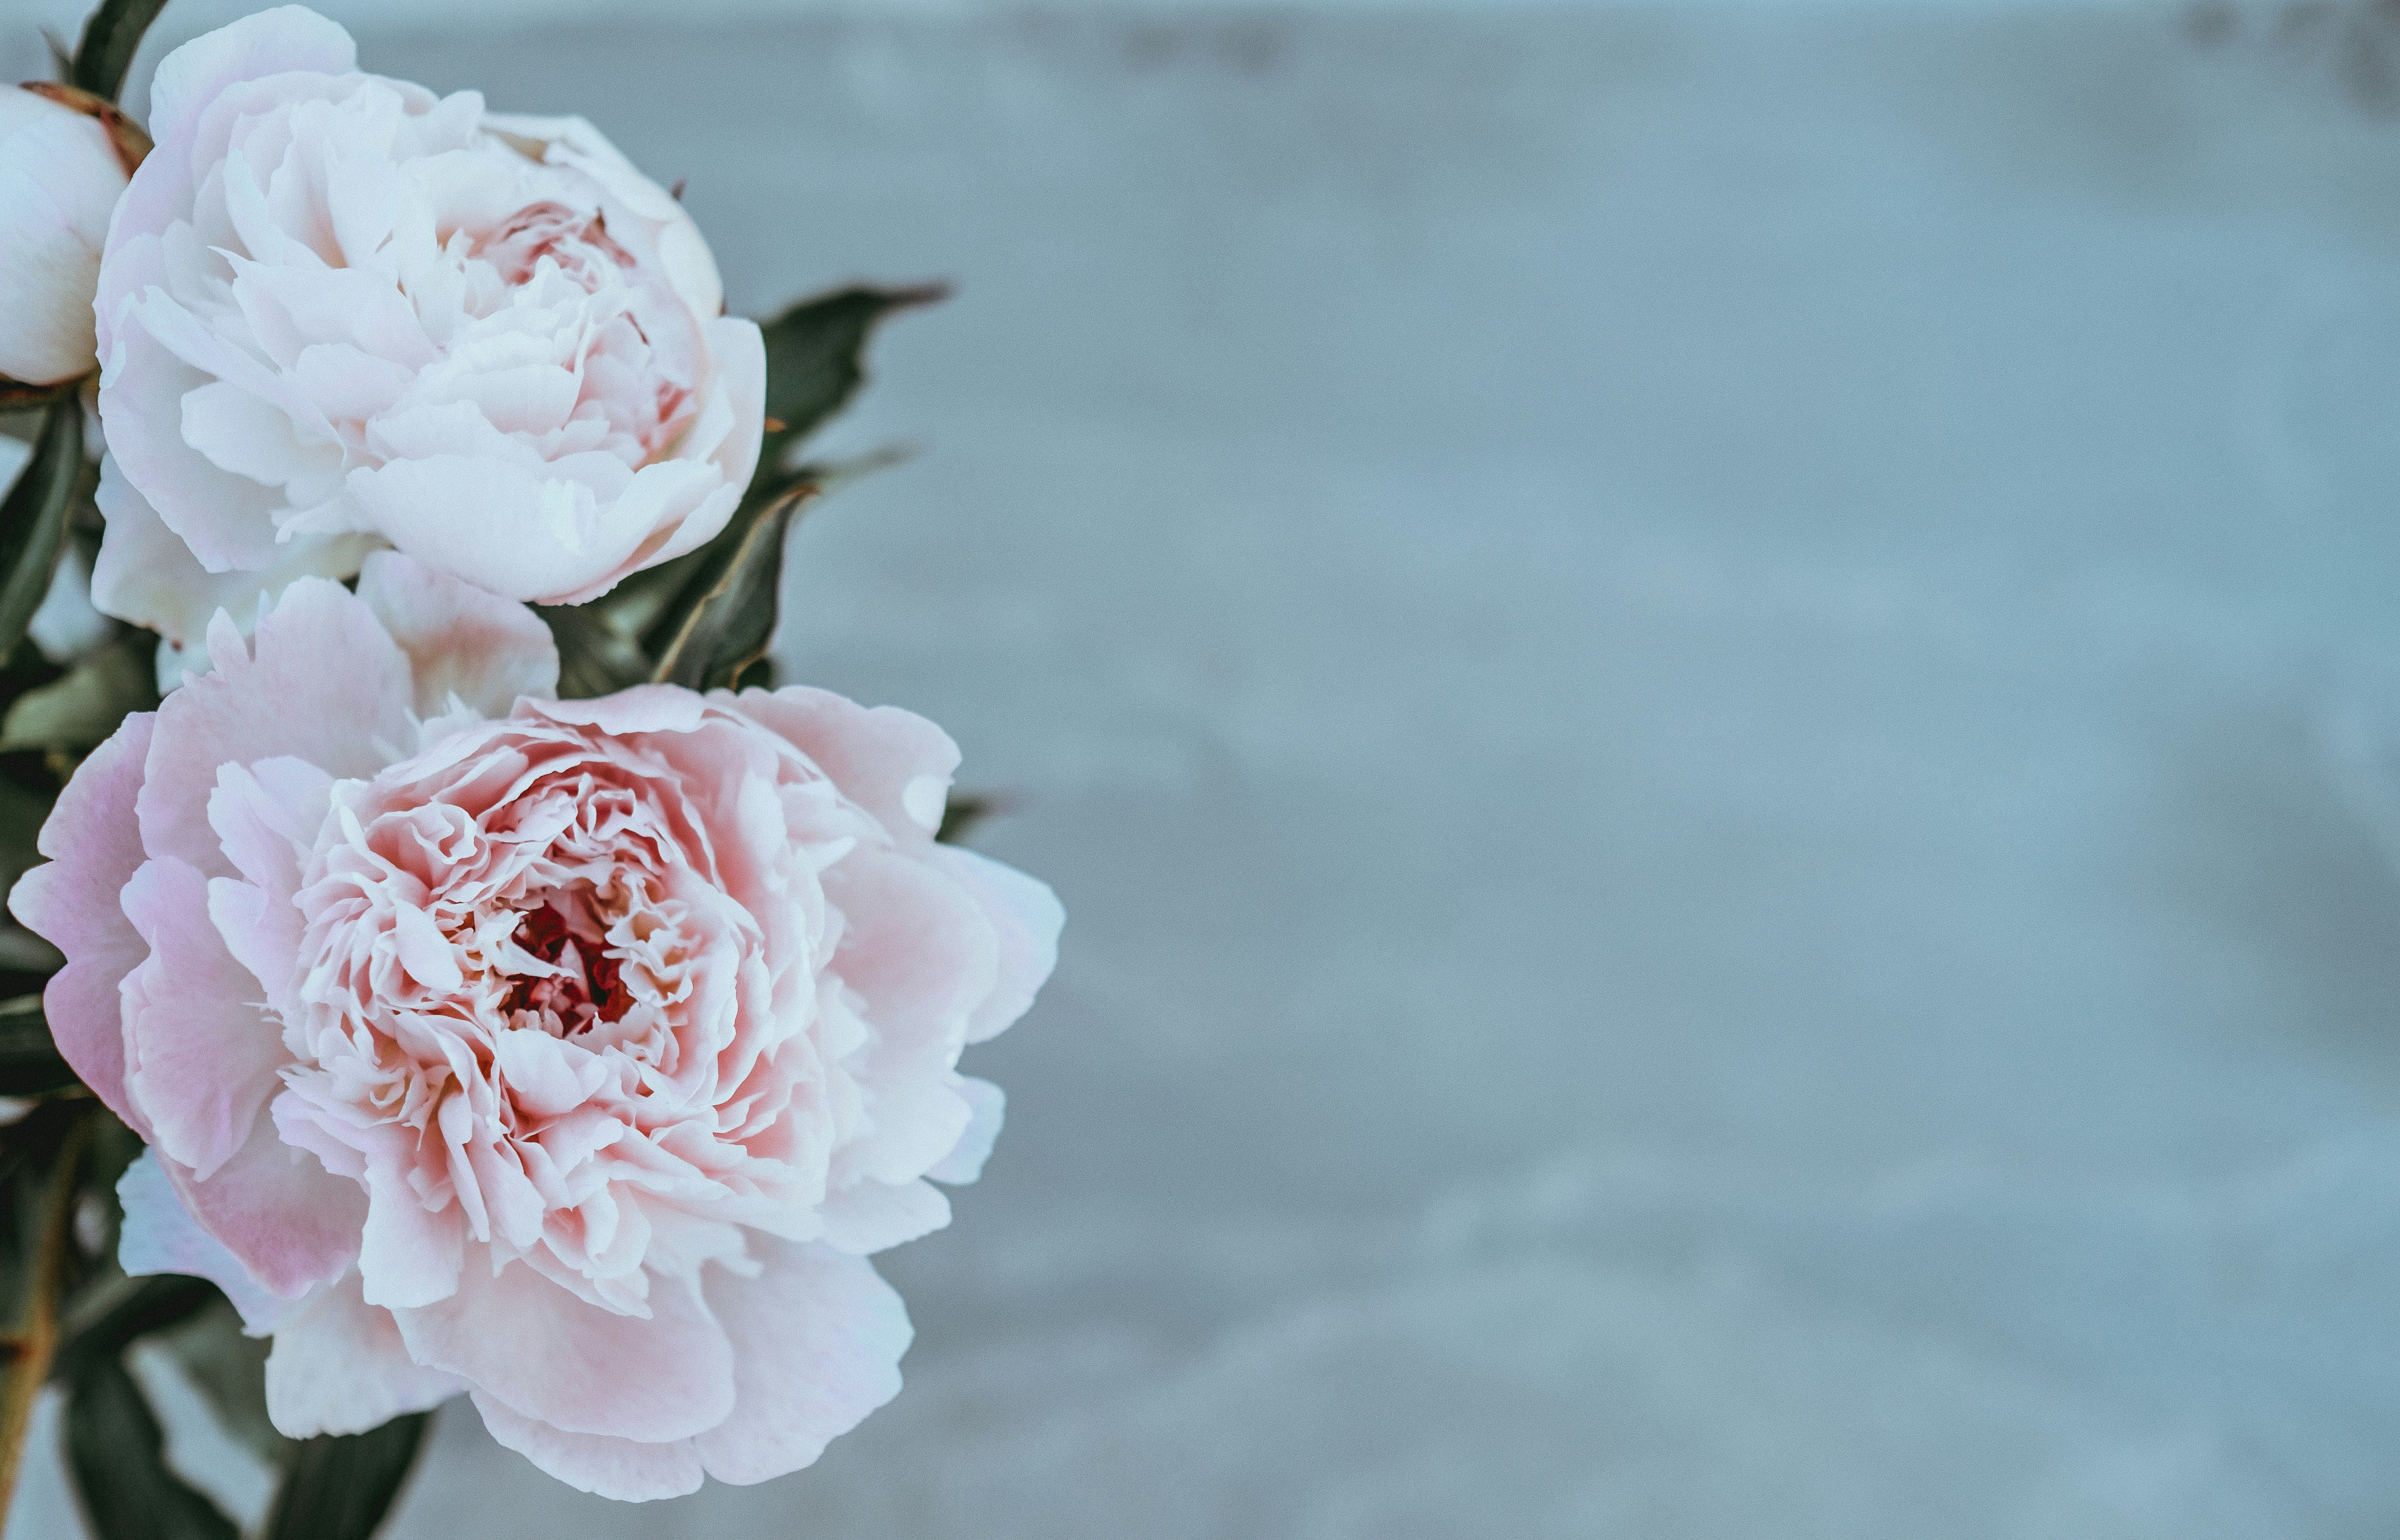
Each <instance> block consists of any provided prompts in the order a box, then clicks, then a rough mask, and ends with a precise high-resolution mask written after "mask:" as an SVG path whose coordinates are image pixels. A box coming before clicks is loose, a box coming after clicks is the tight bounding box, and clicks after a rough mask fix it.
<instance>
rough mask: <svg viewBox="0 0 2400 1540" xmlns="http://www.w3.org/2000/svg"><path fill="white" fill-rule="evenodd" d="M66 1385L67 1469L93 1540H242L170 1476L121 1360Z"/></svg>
mask: <svg viewBox="0 0 2400 1540" xmlns="http://www.w3.org/2000/svg"><path fill="white" fill-rule="evenodd" d="M78 1369H79V1372H77V1373H76V1374H75V1377H74V1379H72V1380H71V1381H69V1382H68V1385H67V1429H66V1431H67V1465H68V1468H69V1469H70V1470H72V1471H73V1472H74V1473H75V1492H76V1493H77V1495H79V1496H80V1497H81V1498H82V1499H83V1510H84V1514H85V1516H86V1517H87V1518H89V1520H91V1530H92V1533H93V1535H94V1536H95V1537H96V1540H239V1532H238V1531H236V1530H235V1528H234V1525H233V1521H232V1520H229V1519H227V1518H226V1517H225V1515H224V1514H222V1513H220V1512H218V1511H217V1508H216V1505H215V1504H213V1503H211V1502H210V1501H209V1500H208V1499H207V1498H206V1497H203V1496H201V1495H200V1494H199V1493H198V1492H195V1491H193V1490H192V1489H191V1488H190V1487H188V1486H186V1485H184V1480H183V1479H182V1478H181V1477H179V1476H177V1475H176V1474H175V1473H174V1472H173V1471H171V1470H170V1469H168V1468H167V1439H166V1435H165V1434H164V1433H163V1432H162V1431H161V1430H160V1428H159V1426H158V1418H157V1414H156V1413H155V1412H153V1411H151V1410H150V1403H149V1402H148V1401H146V1400H144V1399H143V1397H142V1387H141V1386H139V1385H137V1384H135V1383H133V1376H132V1375H131V1374H130V1373H128V1372H126V1369H125V1364H124V1361H123V1360H122V1359H120V1358H118V1357H116V1356H102V1357H96V1358H87V1359H85V1360H84V1361H83V1362H82V1363H81V1364H80V1365H79V1366H78Z"/></svg>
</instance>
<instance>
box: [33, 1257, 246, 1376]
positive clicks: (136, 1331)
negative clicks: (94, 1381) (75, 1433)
mask: <svg viewBox="0 0 2400 1540" xmlns="http://www.w3.org/2000/svg"><path fill="white" fill-rule="evenodd" d="M116 1287H117V1288H122V1289H123V1292H122V1293H119V1294H117V1295H116V1298H115V1299H114V1300H113V1301H112V1302H110V1303H109V1304H108V1306H107V1307H106V1308H105V1309H103V1310H102V1311H101V1313H100V1314H99V1315H97V1316H94V1317H93V1318H92V1319H91V1320H90V1321H89V1323H88V1324H86V1325H84V1326H83V1327H81V1328H80V1329H77V1330H76V1331H75V1334H74V1335H73V1336H71V1337H69V1338H68V1339H67V1342H66V1345H65V1346H64V1347H61V1348H60V1349H59V1358H58V1367H57V1368H56V1369H55V1370H53V1371H52V1372H53V1373H54V1375H55V1376H56V1377H57V1378H59V1379H61V1380H74V1379H76V1378H78V1377H80V1376H81V1375H83V1374H85V1373H87V1372H88V1371H89V1370H91V1368H92V1367H93V1366H94V1365H96V1364H100V1363H113V1362H115V1361H116V1358H117V1357H118V1356H120V1355H121V1354H123V1353H124V1351H125V1350H126V1349H127V1348H129V1347H130V1346H132V1345H133V1343H134V1342H135V1341H136V1340H137V1339H140V1338H143V1337H146V1336H148V1335H150V1333H152V1332H154V1331H164V1330H166V1329H168V1328H169V1327H171V1326H177V1325H180V1324H182V1323H183V1322H184V1321H186V1320H189V1319H190V1318H191V1317H192V1316H193V1315H197V1314H198V1313H199V1312H200V1311H202V1310H205V1309H207V1308H208V1307H209V1306H210V1305H211V1304H213V1303H215V1302H217V1301H219V1300H221V1299H223V1298H224V1297H225V1296H224V1295H222V1294H220V1293H219V1292H218V1291H217V1286H216V1285H214V1284H212V1283H211V1282H209V1281H208V1280H207V1279H206V1278H187V1277H184V1275H183V1274H180V1273H161V1274H157V1276H155V1277H145V1278H135V1279H131V1280H130V1281H129V1282H127V1283H125V1284H120V1285H118V1286H116Z"/></svg>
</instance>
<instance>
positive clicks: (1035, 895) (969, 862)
mask: <svg viewBox="0 0 2400 1540" xmlns="http://www.w3.org/2000/svg"><path fill="white" fill-rule="evenodd" d="M934 862H935V863H936V864H937V865H940V866H941V867H942V868H943V869H944V870H946V871H948V873H949V874H950V875H951V876H952V877H953V878H956V879H958V881H959V882H960V884H961V886H963V887H964V888H965V889H966V890H967V892H969V893H973V894H975V899H976V901H977V902H978V903H980V904H981V905H982V906H983V910H984V913H985V914H986V915H988V916H989V917H990V920H991V923H992V928H993V929H994V930H995V931H997V932H998V933H999V935H1000V975H999V978H998V979H997V980H996V981H995V982H994V984H993V986H992V989H991V993H990V994H989V995H987V996H985V997H984V1001H983V1003H982V1004H980V1005H977V1006H976V1007H975V1015H973V1016H972V1017H971V1018H970V1019H969V1020H968V1022H967V1041H968V1042H969V1043H981V1042H983V1041H985V1040H986V1039H987V1038H993V1037H998V1036H999V1035H1000V1034H1001V1033H1002V1031H1004V1030H1006V1029H1008V1027H1009V1026H1010V1025H1011V1024H1012V1023H1014V1022H1015V1021H1016V1018H1017V1017H1019V1016H1021V1015H1024V1014H1025V1013H1026V1012H1027V1011H1028V1010H1029V1009H1030V1008H1031V1007H1032V1004H1033V997H1034V996H1035V995H1036V994H1037V993H1039V992H1040V991H1041V988H1042V986H1043V984H1045V983H1047V982H1049V979H1050V971H1051V970H1052V969H1054V968H1056V967H1057V965H1058V933H1059V932H1060V931H1061V930H1062V929H1064V928H1065V926H1066V923H1067V910H1066V907H1065V906H1063V905H1061V904H1060V903H1059V902H1058V895H1057V893H1052V892H1051V891H1050V884H1048V883H1047V882H1043V881H1042V880H1041V879H1038V878H1031V877H1028V876H1026V875H1025V874H1024V873H1023V872H1021V871H1018V870H1017V869H1016V867H1014V866H1004V865H1001V864H1000V863H999V862H997V861H994V860H992V859H990V858H989V857H988V856H983V855H978V854H976V853H975V852H973V851H969V850H961V849H960V848H959V847H957V846H955V845H942V846H938V847H936V848H935V849H934Z"/></svg>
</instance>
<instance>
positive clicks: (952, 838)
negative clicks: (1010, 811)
mask: <svg viewBox="0 0 2400 1540" xmlns="http://www.w3.org/2000/svg"><path fill="white" fill-rule="evenodd" d="M1000 811H1002V800H1001V798H999V797H994V796H992V795H990V794H989V793H988V792H977V791H954V792H952V793H950V800H949V802H948V805H947V806H945V807H944V808H943V809H942V826H941V827H940V828H938V829H936V830H934V839H936V840H937V841H939V842H940V843H942V844H945V845H963V844H965V843H966V842H967V836H969V835H971V834H973V833H974V832H975V827H976V825H980V824H981V823H982V822H983V821H984V820H985V819H987V818H989V817H991V816H993V815H994V814H996V813H998V812H1000Z"/></svg>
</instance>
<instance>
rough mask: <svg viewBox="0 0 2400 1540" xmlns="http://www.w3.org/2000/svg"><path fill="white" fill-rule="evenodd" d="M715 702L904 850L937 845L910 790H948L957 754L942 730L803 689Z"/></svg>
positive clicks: (909, 715)
mask: <svg viewBox="0 0 2400 1540" xmlns="http://www.w3.org/2000/svg"><path fill="white" fill-rule="evenodd" d="M712 699H713V700H715V701H716V703H717V704H719V705H724V706H728V707H730V709H732V710H736V711H739V712H741V713H742V715H745V716H747V717H749V718H750V719H751V720H752V721H754V722H757V724H758V725H759V726H761V727H764V728H766V729H768V730H770V731H771V732H776V733H780V734H781V735H782V736H783V737H784V738H785V739H787V740H789V741H790V742H791V743H793V744H794V745H796V746H797V747H798V748H799V750H800V751H801V752H802V753H804V754H806V755H807V756H809V757H810V758H811V759H813V760H815V761H816V762H817V766H818V768H819V769H821V770H824V771H825V774H827V775H829V776H831V777H832V778H833V784H835V785H837V786H839V787H840V788H841V793H842V795H843V796H844V797H849V798H850V799H851V800H852V801H853V802H855V803H857V804H858V805H859V806H860V807H862V808H865V809H866V811H868V812H871V813H873V814H874V815H875V816H876V818H877V820H878V821H880V823H881V824H882V825H883V826H884V827H885V828H887V829H889V830H890V831H891V832H892V835H893V838H895V839H898V840H900V841H901V842H902V845H903V847H904V848H907V847H908V846H911V845H921V844H930V843H931V842H932V840H933V834H934V831H933V830H932V829H930V828H927V827H926V826H925V825H924V824H923V823H922V822H921V821H920V820H919V819H917V818H915V817H914V816H913V815H912V814H911V813H910V811H909V809H908V787H909V784H911V783H912V782H915V781H917V780H919V779H920V778H921V777H925V776H931V777H933V778H934V779H935V780H937V781H939V782H940V783H941V784H943V785H945V786H947V785H948V784H949V781H950V774H951V772H952V771H954V770H957V769H958V768H959V746H958V744H956V743H952V742H951V741H950V735H949V734H948V733H947V732H944V731H943V730H942V729H940V728H937V727H935V726H934V724H933V723H931V722H928V721H927V720H925V719H924V718H923V717H921V716H920V715H917V714H916V713H915V712H911V711H903V710H901V709H900V708H899V707H898V706H876V707H873V708H872V709H870V708H868V707H866V706H862V705H860V704H858V703H857V702H854V701H848V700H844V699H843V698H842V697H840V696H839V695H836V694H834V693H833V692H832V691H831V690H825V689H811V688H807V687H806V686H802V685H791V686H786V687H785V688H782V689H778V690H772V691H769V690H745V691H743V694H742V696H741V697H740V699H739V701H738V702H736V701H735V700H734V698H733V697H732V696H730V694H726V693H724V692H719V693H718V694H716V696H714V697H712ZM937 822H938V820H937Z"/></svg>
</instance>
